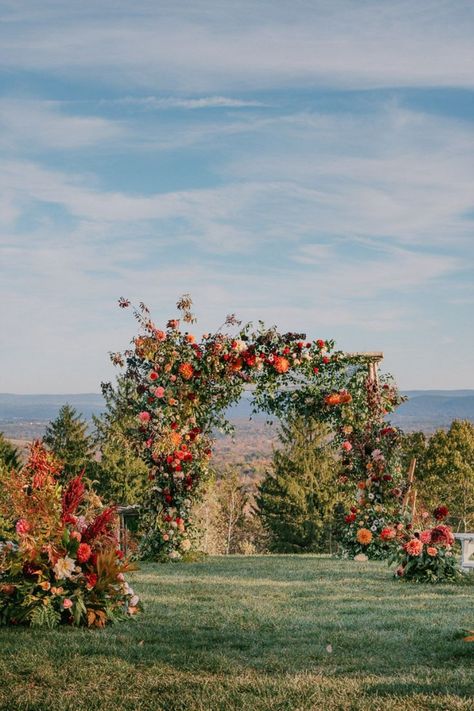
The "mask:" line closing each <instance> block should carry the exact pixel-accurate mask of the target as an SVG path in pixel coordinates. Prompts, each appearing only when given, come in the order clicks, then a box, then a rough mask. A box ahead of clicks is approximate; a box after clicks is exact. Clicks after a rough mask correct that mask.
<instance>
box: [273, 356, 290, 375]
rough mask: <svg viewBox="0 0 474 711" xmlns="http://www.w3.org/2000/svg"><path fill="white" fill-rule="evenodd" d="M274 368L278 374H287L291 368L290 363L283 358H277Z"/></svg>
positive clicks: (274, 361)
mask: <svg viewBox="0 0 474 711" xmlns="http://www.w3.org/2000/svg"><path fill="white" fill-rule="evenodd" d="M273 367H274V368H275V370H276V372H277V373H286V372H287V371H288V369H289V367H290V361H289V360H288V359H287V358H283V356H275V358H274V360H273Z"/></svg>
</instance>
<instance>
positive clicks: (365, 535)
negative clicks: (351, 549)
mask: <svg viewBox="0 0 474 711" xmlns="http://www.w3.org/2000/svg"><path fill="white" fill-rule="evenodd" d="M357 540H358V542H359V543H361V544H362V545H363V546H368V545H369V543H370V542H371V541H372V532H371V531H369V529H368V528H359V530H358V531H357Z"/></svg>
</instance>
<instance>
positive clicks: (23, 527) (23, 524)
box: [15, 518, 31, 536]
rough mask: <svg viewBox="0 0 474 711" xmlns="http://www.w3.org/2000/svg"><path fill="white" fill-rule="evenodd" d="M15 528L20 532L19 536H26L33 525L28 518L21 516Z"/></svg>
mask: <svg viewBox="0 0 474 711" xmlns="http://www.w3.org/2000/svg"><path fill="white" fill-rule="evenodd" d="M15 529H16V532H17V533H18V535H19V536H24V535H26V534H27V533H29V531H30V529H31V526H30V524H29V523H28V521H27V520H26V518H20V519H19V520H18V521H17V522H16V526H15Z"/></svg>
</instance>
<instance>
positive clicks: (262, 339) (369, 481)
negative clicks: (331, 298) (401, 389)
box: [111, 295, 402, 559]
mask: <svg viewBox="0 0 474 711" xmlns="http://www.w3.org/2000/svg"><path fill="white" fill-rule="evenodd" d="M119 305H120V306H121V307H122V308H128V307H129V306H130V302H129V301H128V300H126V299H123V298H122V299H120V300H119ZM191 306H192V303H191V299H190V298H189V296H187V295H186V296H185V297H183V298H182V299H181V300H180V301H179V302H178V304H177V307H178V310H179V312H180V315H179V318H176V319H171V320H170V321H168V323H167V325H166V328H164V329H160V328H158V327H157V326H156V325H155V323H154V322H153V321H152V320H151V318H150V314H149V311H148V309H147V307H146V306H145V305H144V304H140V307H139V308H138V309H134V315H135V317H136V319H137V320H138V323H139V334H138V336H136V337H135V338H134V339H133V341H132V348H130V349H129V350H127V351H125V352H124V353H113V354H111V358H112V361H113V362H114V363H115V364H116V365H119V366H121V367H123V368H125V372H124V376H123V377H125V378H126V379H127V380H128V381H130V382H131V383H133V388H132V390H133V397H132V398H131V401H130V406H131V407H132V408H133V409H134V411H135V415H136V417H135V418H134V421H135V426H134V429H133V431H132V432H130V435H131V437H132V438H133V439H134V441H135V442H136V445H137V448H138V450H139V452H140V455H141V456H142V457H143V459H144V461H145V462H146V463H147V465H148V468H149V480H150V487H149V491H148V496H147V500H146V502H145V504H144V506H143V507H142V529H143V532H144V537H143V541H142V553H143V555H144V556H147V557H155V558H157V557H158V558H161V557H167V558H171V559H176V558H180V557H181V556H182V555H183V554H186V553H187V552H188V551H189V550H190V549H191V548H192V546H193V532H192V520H191V511H192V506H193V503H194V501H195V500H196V498H197V497H198V495H199V491H200V485H201V483H202V482H203V481H204V480H205V479H206V476H207V472H208V468H209V462H210V458H211V456H212V445H213V432H214V431H215V430H216V429H220V430H221V431H230V430H231V426H230V424H229V422H228V421H227V419H226V411H227V409H228V408H229V406H230V405H232V404H233V403H235V402H237V401H238V400H239V398H240V396H241V394H242V392H243V390H244V388H245V387H247V386H248V385H252V386H253V406H254V410H255V411H257V410H262V411H265V412H267V413H269V414H270V415H272V416H275V417H279V418H281V417H287V416H289V415H291V414H293V413H298V414H299V415H301V416H303V417H304V416H308V417H313V418H314V417H317V418H318V419H319V420H320V421H322V422H325V423H327V424H328V425H329V426H330V428H331V430H332V431H333V433H334V438H335V443H336V444H337V445H338V446H339V447H340V451H341V464H340V466H341V470H340V477H339V481H340V484H341V486H352V487H355V483H357V482H358V485H359V489H358V491H359V492H363V495H362V496H361V495H360V493H359V497H358V501H357V502H356V503H355V504H354V507H352V509H351V511H350V512H348V513H347V515H346V519H345V526H346V529H345V534H344V536H345V538H347V540H346V541H345V545H346V548H347V549H348V550H350V551H351V552H352V553H357V552H359V551H369V552H370V551H373V552H374V554H376V553H377V552H378V551H379V550H383V547H384V541H383V539H382V538H381V537H380V535H378V534H379V533H381V530H382V527H383V525H384V524H385V523H387V522H388V521H389V519H390V520H391V521H392V520H393V519H394V517H395V518H396V516H397V515H399V510H400V505H399V503H400V496H401V494H402V490H401V488H397V483H399V480H400V476H401V470H400V467H399V465H398V463H397V458H396V456H394V452H395V450H396V444H397V441H398V431H397V430H396V429H395V428H393V427H391V426H390V425H388V424H387V423H386V422H385V420H384V418H385V417H386V415H387V413H388V412H390V411H391V410H393V409H394V407H396V405H397V404H398V403H399V402H400V401H401V399H400V397H399V395H398V392H397V390H396V388H395V386H394V385H393V383H392V382H391V380H390V378H385V379H384V378H383V379H382V380H379V378H378V377H376V374H375V368H374V366H373V361H374V359H373V358H370V357H367V356H366V355H360V354H352V355H347V354H344V353H343V352H341V351H338V350H336V349H335V344H334V342H333V341H328V340H322V339H317V340H312V341H308V340H306V337H305V336H304V335H302V334H296V333H284V334H281V333H279V332H278V331H277V330H276V328H266V327H265V326H264V325H263V323H262V322H260V323H259V326H258V328H254V327H253V326H252V324H247V325H245V326H242V325H241V324H240V322H238V321H237V319H236V318H235V316H233V315H232V316H228V317H227V318H226V320H225V322H224V324H223V326H222V327H221V328H220V329H218V330H217V331H216V332H215V333H212V334H211V333H207V334H204V335H203V336H202V338H201V339H200V340H199V341H198V340H197V339H196V338H195V336H194V335H193V334H191V333H190V332H189V330H187V329H188V326H184V327H181V324H193V323H194V322H195V318H194V316H193V315H192V313H191V310H190V309H191ZM230 328H233V329H234V330H235V332H234V334H232V333H231V334H229V333H226V332H225V330H224V329H230ZM368 362H369V365H370V367H369V373H368V370H367V364H368ZM374 507H378V509H377V508H375V509H374ZM362 508H367V515H365V514H364V518H363V521H364V522H365V521H366V522H367V525H364V526H363V527H362V528H363V529H364V531H366V533H365V534H364V533H361V532H360V530H359V529H360V528H361V525H360V521H358V522H357V525H358V529H357V530H356V531H353V530H352V528H353V524H354V523H355V522H356V521H355V518H353V517H354V512H355V511H360V510H361V509H362ZM382 514H383V515H382ZM375 516H377V517H378V518H377V519H375V520H377V526H376V531H377V536H375V535H374V533H375V530H374V524H373V523H372V521H373V520H374V517H375ZM368 526H369V528H371V529H373V530H369V528H368ZM379 529H380V530H379ZM346 534H347V535H346ZM364 535H365V538H364Z"/></svg>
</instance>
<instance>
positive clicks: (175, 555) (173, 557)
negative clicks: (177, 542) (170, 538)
mask: <svg viewBox="0 0 474 711" xmlns="http://www.w3.org/2000/svg"><path fill="white" fill-rule="evenodd" d="M169 557H170V558H171V560H178V558H181V553H178V551H171V552H170V554H169Z"/></svg>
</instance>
